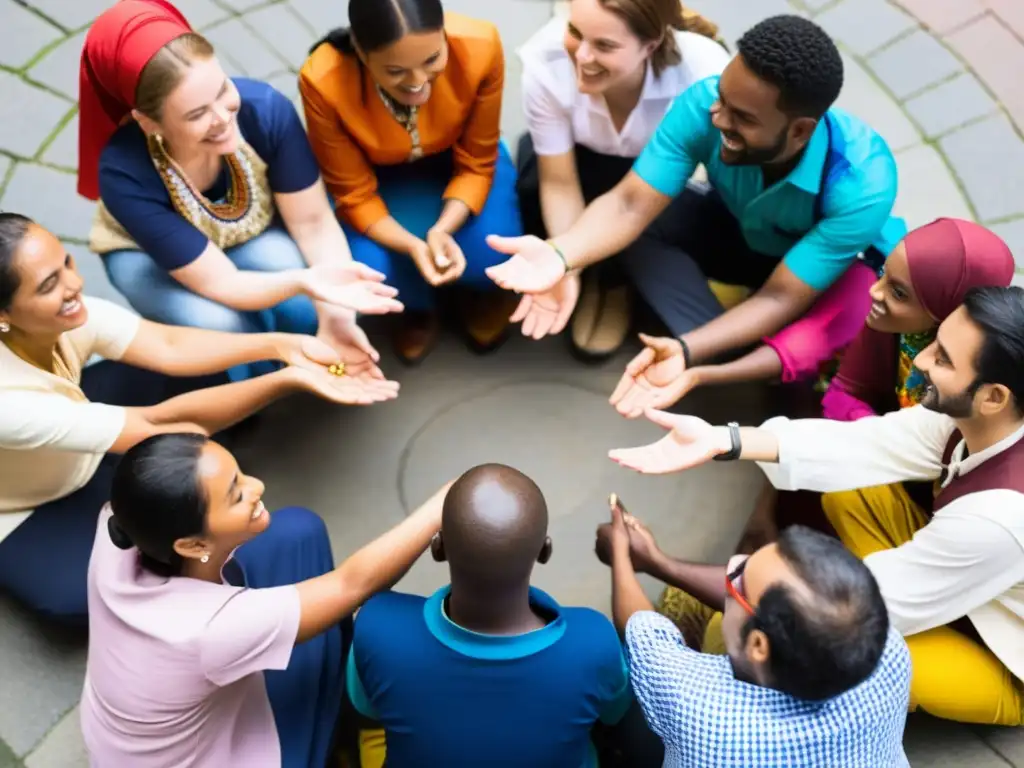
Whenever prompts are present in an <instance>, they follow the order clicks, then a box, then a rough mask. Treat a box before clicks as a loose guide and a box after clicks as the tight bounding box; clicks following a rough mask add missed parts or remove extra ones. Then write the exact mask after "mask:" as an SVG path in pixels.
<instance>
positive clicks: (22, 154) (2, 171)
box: [0, 0, 1024, 768]
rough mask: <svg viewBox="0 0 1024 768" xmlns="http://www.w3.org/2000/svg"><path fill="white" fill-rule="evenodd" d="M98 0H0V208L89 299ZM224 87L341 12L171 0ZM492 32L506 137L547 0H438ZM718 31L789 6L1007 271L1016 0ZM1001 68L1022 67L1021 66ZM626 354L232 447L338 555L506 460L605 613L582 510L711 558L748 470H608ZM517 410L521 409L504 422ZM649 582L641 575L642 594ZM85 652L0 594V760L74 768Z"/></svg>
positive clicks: (1013, 209) (918, 749) (944, 208)
mask: <svg viewBox="0 0 1024 768" xmlns="http://www.w3.org/2000/svg"><path fill="white" fill-rule="evenodd" d="M109 4H110V0H0V207H2V208H4V209H9V210H16V211H20V212H23V213H26V214H28V215H31V216H33V217H35V218H37V219H38V220H39V221H41V222H42V223H43V224H44V225H45V226H47V227H49V228H50V229H52V230H53V231H54V232H56V233H58V234H59V235H60V236H61V237H62V238H63V239H64V240H65V241H66V242H67V243H68V246H69V248H70V249H71V250H72V251H73V252H74V253H75V254H76V256H77V257H78V259H79V262H80V263H81V265H82V268H83V270H84V272H85V273H86V278H87V281H88V284H89V290H90V292H91V293H94V294H98V295H104V296H107V297H113V298H115V299H118V298H119V297H117V296H116V295H115V294H114V293H113V291H112V289H111V288H110V286H109V284H108V283H107V281H106V279H105V277H104V275H103V270H102V267H101V266H100V264H99V262H98V260H97V259H96V258H95V257H93V256H91V255H90V254H88V253H87V252H86V250H85V248H84V247H83V243H84V238H85V236H86V233H87V231H88V224H89V218H90V215H91V210H92V206H91V204H89V203H88V202H86V201H84V200H82V199H81V198H78V197H77V196H76V195H75V191H74V177H73V175H72V174H73V171H74V168H75V166H76V163H77V138H76V130H77V122H76V120H77V118H76V116H75V112H76V106H75V102H76V98H77V59H78V55H79V51H80V48H81V44H82V39H83V34H84V29H85V28H86V27H87V25H88V24H89V22H90V21H91V20H92V18H94V16H95V15H96V14H97V13H99V12H100V11H101V10H102V9H103V8H105V7H106V6H107V5H109ZM177 4H178V6H179V7H180V8H181V10H182V11H183V12H184V13H185V14H186V15H187V16H188V17H189V19H190V20H191V21H192V23H193V24H194V26H196V27H198V28H201V29H203V30H204V31H205V32H206V33H207V34H208V36H209V37H210V39H211V40H212V41H213V42H214V44H215V45H216V47H217V49H218V52H219V53H220V55H221V57H222V59H223V60H224V62H225V63H226V66H227V67H228V68H229V69H230V70H231V71H232V72H233V73H237V74H245V75H249V76H252V77H263V78H266V79H268V80H270V81H272V82H273V83H274V84H275V85H276V86H277V87H278V88H280V89H281V90H282V91H284V92H285V93H288V94H289V95H291V96H292V97H294V96H295V95H296V86H295V77H294V73H295V70H296V68H297V67H298V66H299V65H300V64H301V61H302V59H303V56H304V54H305V51H306V49H307V47H308V46H309V44H310V43H312V42H313V41H314V40H315V39H317V37H318V36H319V35H322V34H323V33H324V32H325V31H326V30H328V29H329V28H331V27H333V26H337V25H339V24H342V23H344V11H343V10H342V9H343V8H344V0H287V1H285V0H177ZM446 5H447V7H448V8H449V9H450V10H456V11H462V12H466V13H472V14H475V15H478V16H484V17H486V18H489V19H491V20H493V21H494V22H496V23H497V24H498V25H499V27H500V29H501V31H502V34H503V37H504V40H505V44H506V49H507V52H508V53H509V74H508V92H507V96H506V102H505V103H506V109H505V115H504V120H503V127H504V129H505V131H506V133H507V134H508V135H509V136H512V137H514V136H516V135H517V134H518V133H519V132H520V131H521V130H522V128H523V120H522V115H521V111H520V109H519V87H518V86H519V65H518V62H517V61H516V59H515V57H514V56H512V55H511V54H512V52H513V51H514V50H515V48H516V47H517V46H518V45H520V44H521V43H522V42H523V41H524V40H525V39H526V38H527V37H528V36H529V34H530V33H531V32H532V31H533V30H534V29H536V28H537V27H539V26H540V25H541V24H542V23H543V22H544V21H545V20H546V19H547V18H549V17H550V14H551V13H552V12H553V11H554V12H558V11H557V10H556V9H555V8H554V6H553V4H552V2H550V0H492V1H491V2H489V3H478V2H477V3H473V2H470V0H447V1H446ZM692 5H693V7H695V8H696V9H698V10H700V11H702V12H705V13H706V14H708V15H709V16H710V17H711V18H712V19H714V20H715V21H717V22H718V23H720V24H721V25H722V27H723V29H724V31H725V33H726V35H727V36H728V37H729V38H730V39H731V40H734V39H735V37H736V36H737V35H738V34H739V33H741V32H742V31H743V30H744V29H746V28H747V27H749V26H750V25H752V24H753V23H754V22H756V21H758V20H759V19H761V18H764V17H766V16H769V15H773V14H775V13H786V12H798V13H807V14H810V15H812V16H813V17H814V18H816V19H817V20H818V21H819V22H820V23H821V24H822V25H824V26H825V27H826V28H827V29H828V30H829V31H830V32H831V33H832V34H833V35H834V36H835V37H836V39H837V40H838V41H839V42H840V44H841V46H842V48H843V52H844V56H845V58H846V63H847V83H846V86H845V88H844V92H843V96H842V99H841V103H842V105H843V106H845V107H846V108H847V109H849V110H850V111H852V112H854V113H855V114H857V115H859V116H861V117H863V118H864V119H866V120H867V121H868V122H870V123H871V124H872V125H874V126H875V127H876V128H877V129H878V130H879V131H880V132H881V133H882V134H883V135H884V136H885V137H886V138H887V139H888V141H889V142H890V144H891V145H892V147H893V149H894V150H895V151H896V153H897V157H898V160H899V165H900V183H901V187H900V195H899V202H898V210H899V212H900V213H901V214H902V215H904V216H906V217H907V218H908V219H909V221H910V222H911V224H913V225H916V224H921V223H924V222H926V221H928V220H930V219H931V218H934V217H936V216H940V215H950V216H962V217H966V218H973V219H976V220H978V221H982V222H984V223H986V224H988V225H990V226H992V227H993V228H995V229H996V230H997V231H999V232H1000V233H1001V234H1002V235H1003V236H1004V237H1006V238H1007V240H1008V241H1009V242H1010V244H1011V247H1013V249H1014V252H1015V253H1016V254H1017V255H1018V259H1019V261H1018V264H1022V265H1024V262H1021V261H1020V259H1024V195H1022V194H1021V192H1022V186H1024V184H1022V180H1024V141H1022V139H1021V135H1020V130H1021V126H1022V124H1024V98H1021V96H1020V94H1021V93H1024V92H1022V91H1021V90H1020V86H1019V81H1018V80H1017V79H1015V78H1019V72H1020V71H1021V66H1016V65H1018V64H1019V65H1024V11H1022V9H1024V2H1022V0H898V2H897V0H892V2H889V1H888V0H791V1H789V0H693V2H692ZM1014 73H1017V74H1016V75H1015V74H1014ZM628 355H629V350H627V351H624V352H623V353H622V355H620V356H619V357H618V358H617V359H615V360H612V361H609V362H608V363H606V364H604V365H603V366H600V367H596V368H594V367H585V366H581V365H580V364H578V363H576V362H574V361H573V360H572V359H571V358H570V357H569V356H568V354H567V353H566V351H565V346H564V342H563V341H562V340H558V339H556V340H548V341H545V342H542V343H528V342H526V341H524V340H522V339H516V340H515V341H514V342H512V343H510V344H509V345H507V346H506V347H505V348H503V349H502V350H501V351H500V352H499V353H497V354H496V355H495V356H493V357H489V358H484V359H480V358H476V357H473V356H471V355H470V354H469V353H467V352H466V351H465V350H464V349H463V348H462V347H461V345H460V344H459V343H458V342H457V340H455V339H450V340H448V341H446V343H444V344H443V345H442V346H441V347H440V348H439V349H438V350H437V351H436V352H435V353H434V354H433V355H432V356H431V357H430V359H429V360H428V361H427V362H426V363H425V364H424V365H423V366H422V367H420V368H418V369H413V370H408V369H403V368H401V367H399V366H397V365H396V364H395V362H394V361H393V360H386V361H385V364H386V366H387V368H388V371H389V373H391V374H392V375H394V376H396V377H397V378H399V379H400V380H401V381H402V384H403V390H402V396H401V397H400V398H399V400H397V401H396V402H394V403H389V404H387V405H384V406H378V407H375V408H372V409H367V410H358V409H347V410H345V409H334V410H332V409H327V408H325V407H323V405H322V404H320V403H317V402H313V401H311V400H306V399H301V398H296V399H293V400H290V401H286V402H282V403H280V404H278V406H276V407H275V408H273V409H272V410H271V411H269V412H268V413H267V414H266V416H265V417H264V418H263V419H262V420H261V422H260V423H259V425H258V427H257V428H256V429H255V430H254V433H253V434H252V435H251V437H250V439H249V441H248V443H247V444H246V445H245V446H243V447H242V449H241V450H239V454H240V459H241V460H242V462H243V464H244V465H245V466H246V468H247V469H248V471H250V472H252V473H254V474H257V475H259V476H261V477H263V479H264V480H265V481H266V482H267V486H268V491H267V493H268V498H269V500H270V501H271V502H272V503H273V504H276V505H281V504H305V505H308V506H311V507H313V508H314V509H316V510H318V511H319V512H320V514H322V515H323V516H324V517H325V519H326V520H327V521H328V526H329V528H330V532H331V537H332V541H333V544H334V548H335V554H336V556H337V557H339V558H341V557H343V556H345V555H346V554H348V553H350V552H352V551H353V550H354V549H356V548H357V547H358V546H359V545H360V544H362V543H364V542H366V541H367V540H368V539H370V538H371V537H372V536H374V535H376V534H377V533H380V532H381V531H383V530H385V529H386V528H387V527H389V526H390V525H392V524H393V523H395V522H396V521H397V520H398V519H399V518H400V517H401V516H402V515H403V514H404V513H405V511H406V510H407V509H408V508H409V506H410V505H413V504H415V503H417V501H418V500H420V499H422V498H423V497H424V496H425V495H426V494H427V493H428V492H430V491H431V490H432V489H433V488H434V486H436V485H437V484H439V482H441V481H442V480H444V479H446V478H450V477H452V476H454V475H455V474H457V473H459V472H461V471H462V470H463V469H465V468H467V467H468V466H470V465H472V464H475V463H478V462H481V461H502V462H506V463H510V464H513V465H515V466H518V467H520V468H522V469H523V470H524V471H526V472H528V473H529V474H531V475H532V476H533V477H535V478H536V479H537V480H538V482H539V483H540V484H541V486H542V487H543V489H544V491H545V493H546V494H547V495H548V499H549V502H550V505H551V508H552V510H553V511H554V514H553V521H552V537H553V539H554V541H555V557H554V559H553V560H552V562H551V563H550V564H549V565H548V566H546V567H544V568H542V569H540V570H539V571H538V574H537V583H538V585H540V586H543V587H545V588H547V589H550V590H552V591H553V592H554V593H555V594H556V595H558V597H559V598H560V599H561V600H563V601H565V602H569V603H572V602H575V603H580V604H586V605H592V606H595V607H597V608H601V609H605V608H607V599H608V598H607V595H608V576H607V573H606V572H605V571H604V569H603V568H602V567H601V566H600V565H599V564H597V562H596V561H595V560H594V558H593V555H592V552H591V549H592V546H591V542H592V536H593V529H594V526H595V524H596V523H597V522H598V521H599V520H600V519H601V518H602V516H603V510H602V506H601V499H602V498H603V497H604V496H605V494H607V493H608V492H609V491H611V490H616V491H617V492H619V493H620V494H621V495H622V497H623V498H624V499H625V500H626V501H627V502H628V503H629V505H630V507H631V509H632V510H633V511H634V512H636V513H637V514H639V515H642V516H643V517H644V518H645V519H646V520H648V521H649V522H650V524H651V526H652V527H653V529H654V530H655V532H656V533H657V534H658V536H659V539H660V540H661V541H662V542H665V544H666V547H667V548H669V549H670V550H671V551H673V552H675V553H677V554H679V555H683V556H691V557H694V558H706V559H709V560H710V559H714V558H718V557H722V556H723V555H724V554H726V553H727V551H728V549H729V547H730V545H731V544H732V543H733V542H734V540H735V538H736V536H737V534H738V531H739V530H740V528H741V527H742V522H743V519H744V516H745V515H746V513H747V511H748V510H749V508H750V504H751V500H752V495H753V493H754V490H755V488H756V487H757V484H758V481H759V478H758V475H757V472H756V471H755V470H752V468H750V467H741V466H731V467H719V466H715V467H708V468H704V469H701V470H699V471H696V472H692V473H689V474H686V475H682V476H676V477H668V478H657V479H651V478H640V477H638V476H635V475H633V474H630V473H626V472H624V471H622V470H620V469H618V468H617V467H615V466H614V465H611V464H610V463H609V462H608V461H607V460H606V459H605V452H606V450H607V448H609V447H611V446H615V445H625V444H633V443H638V442H642V441H646V440H647V439H648V438H649V437H650V436H652V429H651V428H650V427H649V426H648V425H644V424H639V423H633V422H627V421H624V420H622V419H619V418H618V417H617V416H615V414H614V413H613V412H612V411H611V409H610V408H608V407H607V405H606V403H605V399H606V397H607V394H608V393H609V392H610V390H611V387H612V384H613V383H614V381H615V380H616V378H617V376H618V374H619V372H620V371H621V369H622V365H623V364H624V362H625V360H626V359H627V358H628ZM762 395H763V392H760V391H758V390H756V389H747V388H738V389H732V390H721V391H718V392H714V393H707V392H701V393H698V394H696V395H694V396H692V397H691V398H690V399H688V401H687V405H688V407H690V408H692V409H693V410H694V411H697V412H700V413H701V414H702V415H705V416H707V417H709V418H717V419H722V418H725V417H727V416H728V417H729V418H740V419H741V420H745V421H747V422H755V421H757V420H758V419H759V418H760V417H761V416H762V415H763V414H764V408H763V403H762V400H763V398H762ZM525 414H529V418H528V419H527V418H523V417H524V415H525ZM444 578H445V574H444V572H443V570H442V569H440V568H439V567H437V566H435V565H433V564H432V563H428V562H426V561H422V562H420V563H418V564H417V566H416V567H415V568H414V569H413V571H412V572H411V573H410V574H409V575H408V577H407V578H406V579H405V580H404V581H403V583H402V584H401V587H402V588H406V589H410V590H416V591H427V590H430V589H433V588H435V587H436V586H437V585H439V584H440V583H442V582H443V580H444ZM650 586H651V589H652V590H654V589H655V588H656V587H655V585H653V584H652V585H650ZM84 663H85V648H84V644H83V642H82V639H81V638H80V637H75V636H73V635H68V634H66V633H60V632H54V631H53V630H52V629H48V628H44V627H40V626H39V625H38V624H37V623H36V622H35V621H34V620H33V619H32V618H31V617H29V616H26V615H25V614H24V613H23V612H22V611H20V610H19V609H18V608H17V607H16V606H14V605H12V604H10V602H9V601H6V600H5V599H3V598H2V597H0V768H7V767H8V766H27V767H28V768H76V767H77V766H85V765H87V760H86V758H85V755H84V752H83V749H82V744H81V736H80V734H79V731H78V723H77V709H76V708H75V705H76V702H77V699H78V695H79V692H80V688H81V680H82V673H83V669H84ZM906 742H907V748H908V754H909V755H910V757H911V761H912V762H913V764H914V765H915V766H953V765H956V766H971V767H972V768H974V767H976V768H989V766H1007V765H1011V766H1012V765H1020V766H1024V738H1022V736H1021V734H1020V732H1019V730H997V729H975V728H967V727H963V726H960V725H956V724H951V723H942V722H939V721H935V720H931V719H928V718H923V717H912V718H911V719H910V722H909V725H908V729H907V736H906Z"/></svg>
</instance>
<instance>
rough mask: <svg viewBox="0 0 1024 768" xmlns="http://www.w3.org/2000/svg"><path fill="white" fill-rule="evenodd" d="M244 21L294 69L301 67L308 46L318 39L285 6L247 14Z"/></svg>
mask: <svg viewBox="0 0 1024 768" xmlns="http://www.w3.org/2000/svg"><path fill="white" fill-rule="evenodd" d="M245 21H246V24H247V25H248V26H249V27H250V28H252V29H254V30H256V31H257V32H258V33H261V36H262V37H263V39H264V40H266V41H267V43H269V44H270V46H271V47H272V48H273V49H274V50H275V51H277V53H278V54H280V56H281V57H282V58H283V59H284V60H285V61H287V62H290V63H291V65H292V67H294V68H295V69H298V68H299V67H300V66H302V62H304V61H305V60H306V56H308V55H309V48H310V46H311V45H313V43H315V42H316V41H317V40H318V39H319V38H318V37H317V36H316V35H314V34H313V33H312V32H310V30H309V28H308V27H307V26H306V25H305V24H303V23H302V22H301V21H299V17H298V16H296V15H295V14H293V13H292V12H291V10H290V9H289V8H288V7H287V6H285V5H268V6H267V7H266V8H261V9H260V10H258V11H253V12H252V13H250V14H247V15H246V17H245Z"/></svg>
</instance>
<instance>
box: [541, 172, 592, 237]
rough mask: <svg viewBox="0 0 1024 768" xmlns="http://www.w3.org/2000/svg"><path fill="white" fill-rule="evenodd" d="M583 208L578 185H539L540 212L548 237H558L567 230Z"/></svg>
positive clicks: (581, 195)
mask: <svg viewBox="0 0 1024 768" xmlns="http://www.w3.org/2000/svg"><path fill="white" fill-rule="evenodd" d="M585 209H586V204H585V203H584V202H583V193H582V192H581V191H580V188H579V185H572V186H570V185H569V184H564V185H563V184H543V183H542V184H541V185H540V212H541V217H542V218H543V219H544V228H545V229H546V230H547V232H548V237H559V236H560V235H564V234H565V233H566V232H568V231H569V230H570V229H571V228H572V225H573V224H575V223H576V222H577V220H578V219H579V218H580V216H582V215H583V211H584V210H585Z"/></svg>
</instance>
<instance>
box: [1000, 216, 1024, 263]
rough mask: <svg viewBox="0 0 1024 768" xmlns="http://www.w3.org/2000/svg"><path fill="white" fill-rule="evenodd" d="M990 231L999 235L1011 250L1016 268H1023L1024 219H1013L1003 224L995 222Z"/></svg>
mask: <svg viewBox="0 0 1024 768" xmlns="http://www.w3.org/2000/svg"><path fill="white" fill-rule="evenodd" d="M992 231H993V232H995V233H996V234H997V235H999V236H1000V237H1001V238H1003V240H1005V241H1006V244H1007V245H1008V246H1010V250H1011V251H1012V252H1013V258H1014V260H1015V261H1016V262H1017V269H1022V270H1024V219H1015V220H1014V221H1008V222H1006V223H1005V224H996V225H994V226H993V227H992Z"/></svg>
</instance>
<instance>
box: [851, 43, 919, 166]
mask: <svg viewBox="0 0 1024 768" xmlns="http://www.w3.org/2000/svg"><path fill="white" fill-rule="evenodd" d="M843 69H844V73H845V77H844V82H843V91H842V93H841V94H839V100H838V101H837V102H836V104H837V105H838V106H839V107H841V108H842V109H845V110H846V111H847V112H849V113H850V114H853V115H856V116H857V117H859V118H860V119H862V120H864V121H865V122H866V123H867V124H868V125H870V126H871V127H872V128H874V129H875V130H876V131H878V132H879V133H880V134H881V135H882V137H883V138H884V139H885V140H886V141H887V142H889V146H890V147H891V148H892V150H893V151H894V152H896V151H899V150H901V149H905V148H907V147H912V146H914V145H915V144H919V143H920V142H921V134H920V132H919V131H918V130H917V128H916V127H914V124H913V123H912V122H910V119H909V118H908V117H907V113H906V112H904V111H903V109H902V108H901V107H900V105H899V104H898V103H896V101H894V100H893V98H892V96H890V95H889V94H888V93H887V92H886V91H885V90H884V89H883V88H882V87H881V86H880V85H879V84H878V83H877V82H876V81H875V79H874V78H873V77H872V76H871V75H870V74H869V73H868V71H867V70H866V69H865V68H864V67H863V66H862V65H861V64H860V63H859V62H858V61H857V60H856V59H854V58H853V57H852V56H850V55H849V54H846V53H844V54H843Z"/></svg>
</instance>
